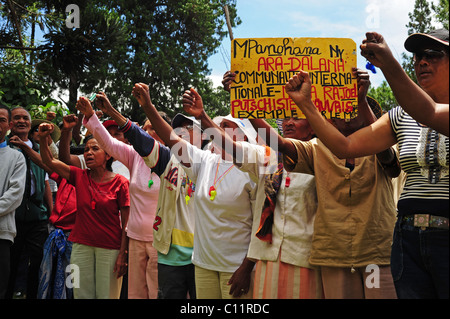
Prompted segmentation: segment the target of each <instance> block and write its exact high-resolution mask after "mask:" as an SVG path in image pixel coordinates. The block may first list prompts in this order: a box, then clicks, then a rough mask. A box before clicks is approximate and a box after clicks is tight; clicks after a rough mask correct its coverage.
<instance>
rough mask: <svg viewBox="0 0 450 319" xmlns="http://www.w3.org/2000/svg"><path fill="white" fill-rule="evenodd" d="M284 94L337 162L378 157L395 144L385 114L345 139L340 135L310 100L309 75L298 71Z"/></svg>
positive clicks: (287, 85)
mask: <svg viewBox="0 0 450 319" xmlns="http://www.w3.org/2000/svg"><path fill="white" fill-rule="evenodd" d="M286 92H287V93H288V94H289V96H290V97H291V98H292V99H293V100H294V102H295V103H296V104H297V106H298V107H299V108H300V109H301V110H302V112H303V113H304V114H305V116H306V118H307V119H308V122H309V124H310V125H311V127H312V128H313V130H314V132H315V133H316V135H317V136H318V137H319V139H320V140H321V141H322V142H323V143H324V144H325V145H326V146H327V147H328V148H329V149H330V150H331V151H332V152H333V153H334V154H335V155H336V156H337V157H339V158H342V159H345V158H356V157H363V156H368V155H373V154H377V153H380V152H383V151H385V150H386V149H388V148H389V147H391V146H393V145H394V144H396V142H397V141H396V139H395V136H394V134H393V131H392V127H391V125H390V122H389V118H388V114H385V115H383V116H382V117H381V118H380V119H379V120H378V121H376V122H375V123H373V124H371V125H370V126H367V127H365V128H363V129H360V130H358V131H356V132H355V133H353V134H351V135H350V136H348V137H345V136H344V135H342V134H341V133H340V132H339V131H338V130H337V129H336V128H335V127H334V126H333V125H332V124H331V123H329V122H328V121H327V120H326V119H325V118H324V117H323V116H322V114H321V113H320V112H319V111H318V110H317V108H316V106H315V105H314V103H313V102H312V100H311V80H310V78H309V74H308V72H304V71H300V73H299V74H297V75H295V76H294V77H293V78H291V79H290V80H289V82H288V84H286Z"/></svg>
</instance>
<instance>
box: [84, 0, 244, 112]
mask: <svg viewBox="0 0 450 319" xmlns="http://www.w3.org/2000/svg"><path fill="white" fill-rule="evenodd" d="M235 2H236V1H235V0H231V1H226V0H187V1H182V2H180V1H177V0H165V1H160V0H153V1H137V0H132V1H130V0H121V1H114V2H111V5H112V6H111V9H112V10H116V11H117V13H118V14H119V15H120V16H121V17H122V20H123V21H124V23H125V25H126V26H127V32H128V34H129V35H130V37H129V38H128V40H127V43H126V45H125V46H124V47H122V48H116V49H115V50H114V51H113V52H112V58H111V60H112V66H113V68H112V69H113V70H112V72H110V73H109V74H108V79H107V81H106V83H105V84H106V85H105V86H104V87H98V86H97V87H96V88H93V87H92V88H91V90H96V89H102V90H104V91H105V92H106V93H107V94H108V96H110V98H111V100H112V101H113V102H114V103H115V104H116V105H117V106H118V107H119V108H120V109H121V110H122V111H123V112H124V113H126V114H128V115H129V116H130V117H131V118H133V119H136V120H140V119H142V117H143V113H142V112H141V111H140V109H139V106H138V103H137V102H136V101H135V100H134V99H131V98H130V92H131V89H132V87H133V85H134V83H136V82H144V83H148V84H149V86H150V93H151V96H152V100H153V103H154V104H155V105H156V106H157V107H158V108H159V109H160V110H163V111H165V112H167V113H168V114H169V115H171V116H173V115H174V114H175V113H177V112H179V111H180V109H181V103H180V101H181V95H182V94H183V92H184V91H185V90H187V89H189V88H190V87H195V88H196V89H198V90H199V91H200V92H202V96H203V98H204V101H205V104H206V105H209V106H210V107H213V108H214V111H213V113H215V114H218V113H221V114H223V113H224V107H223V104H224V103H226V101H228V100H227V99H225V98H224V97H225V96H224V95H223V94H221V91H220V90H219V91H218V90H214V89H213V88H212V82H211V81H209V80H208V79H207V75H209V74H210V70H209V69H208V64H207V60H208V58H209V57H210V56H211V55H212V54H213V53H215V52H216V50H217V49H218V48H219V46H220V43H221V41H222V39H223V38H224V37H225V36H226V35H227V31H226V29H227V28H226V27H225V16H224V11H223V6H224V5H225V4H228V6H229V8H230V15H231V17H232V19H231V20H232V25H234V26H235V25H236V24H238V23H240V20H239V19H238V18H237V16H236V9H235ZM118 79H120V80H119V81H118ZM227 109H228V106H227Z"/></svg>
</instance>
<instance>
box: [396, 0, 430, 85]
mask: <svg viewBox="0 0 450 319" xmlns="http://www.w3.org/2000/svg"><path fill="white" fill-rule="evenodd" d="M408 16H409V18H410V20H411V21H410V22H408V24H407V25H406V27H407V28H408V35H411V34H413V33H426V32H429V31H431V30H433V29H434V27H433V25H432V24H431V21H432V15H431V9H430V3H429V2H428V1H427V0H416V2H415V4H414V11H413V12H410V13H408ZM402 58H403V63H402V67H403V69H404V70H405V71H406V73H407V74H408V75H409V77H410V78H411V79H412V80H413V81H414V82H416V83H417V77H416V73H415V71H414V61H413V56H412V54H406V53H403V54H402Z"/></svg>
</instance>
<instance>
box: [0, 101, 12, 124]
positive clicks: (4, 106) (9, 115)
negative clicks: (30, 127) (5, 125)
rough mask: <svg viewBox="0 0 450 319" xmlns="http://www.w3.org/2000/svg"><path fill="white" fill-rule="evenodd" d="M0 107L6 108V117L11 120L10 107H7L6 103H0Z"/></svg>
mask: <svg viewBox="0 0 450 319" xmlns="http://www.w3.org/2000/svg"><path fill="white" fill-rule="evenodd" d="M0 109H2V110H6V111H7V112H8V119H9V121H10V122H11V109H10V108H9V107H7V106H6V105H3V104H1V103H0Z"/></svg>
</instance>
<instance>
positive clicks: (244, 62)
mask: <svg viewBox="0 0 450 319" xmlns="http://www.w3.org/2000/svg"><path fill="white" fill-rule="evenodd" d="M356 58H357V53H356V43H355V42H354V41H353V40H352V39H347V38H258V39H234V40H233V42H232V44H231V71H233V72H237V76H236V80H235V82H234V83H233V84H232V85H231V91H230V93H231V114H232V116H233V117H236V118H266V119H269V118H287V117H298V118H304V117H305V116H304V114H303V113H302V112H301V110H300V109H299V108H298V107H297V105H295V103H294V101H292V99H291V98H290V97H289V96H288V95H287V93H286V91H285V85H286V83H287V82H288V81H289V79H290V78H291V77H292V76H294V75H295V74H297V73H298V72H299V70H303V71H308V72H309V73H310V78H311V82H312V90H311V98H312V101H313V102H314V104H315V105H316V107H317V108H318V109H319V111H320V112H321V113H322V115H323V116H324V117H326V118H328V119H330V118H341V119H351V118H354V117H356V115H357V107H358V88H357V81H356V79H355V78H353V75H352V68H353V67H356Z"/></svg>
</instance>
